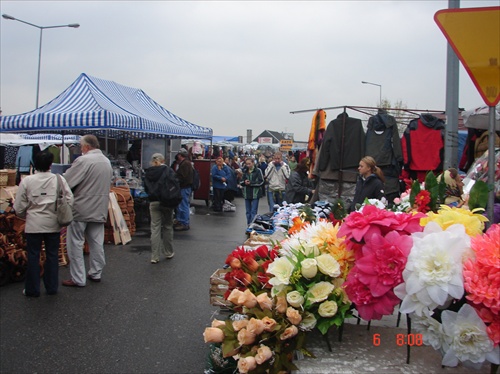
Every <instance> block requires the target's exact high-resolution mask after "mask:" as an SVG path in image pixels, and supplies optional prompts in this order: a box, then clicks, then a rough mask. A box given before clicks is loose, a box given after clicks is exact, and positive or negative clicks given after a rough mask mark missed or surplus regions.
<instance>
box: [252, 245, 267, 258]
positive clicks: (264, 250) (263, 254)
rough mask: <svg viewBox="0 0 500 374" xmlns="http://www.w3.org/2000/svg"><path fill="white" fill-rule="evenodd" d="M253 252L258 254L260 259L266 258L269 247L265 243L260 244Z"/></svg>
mask: <svg viewBox="0 0 500 374" xmlns="http://www.w3.org/2000/svg"><path fill="white" fill-rule="evenodd" d="M255 253H256V254H257V256H259V257H260V258H261V259H263V260H264V259H267V257H268V256H269V248H267V245H261V246H260V247H258V248H257V249H256V250H255Z"/></svg>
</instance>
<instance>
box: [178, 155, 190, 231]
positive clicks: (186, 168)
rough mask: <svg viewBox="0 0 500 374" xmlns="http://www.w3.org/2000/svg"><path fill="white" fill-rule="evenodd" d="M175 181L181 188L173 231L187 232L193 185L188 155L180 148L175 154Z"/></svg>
mask: <svg viewBox="0 0 500 374" xmlns="http://www.w3.org/2000/svg"><path fill="white" fill-rule="evenodd" d="M177 163H178V165H179V166H178V167H177V179H179V184H180V186H181V193H182V201H181V203H180V204H179V206H178V207H177V214H176V218H177V223H176V224H175V226H174V231H186V230H189V214H190V212H189V206H190V200H191V192H192V188H191V187H192V185H193V165H192V164H191V160H189V153H188V151H187V150H186V149H184V148H182V149H181V150H180V151H179V152H178V153H177Z"/></svg>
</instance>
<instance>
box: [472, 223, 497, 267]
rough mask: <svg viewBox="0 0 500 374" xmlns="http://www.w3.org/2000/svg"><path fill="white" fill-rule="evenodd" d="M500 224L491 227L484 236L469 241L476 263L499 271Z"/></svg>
mask: <svg viewBox="0 0 500 374" xmlns="http://www.w3.org/2000/svg"><path fill="white" fill-rule="evenodd" d="M499 243H500V224H495V225H491V227H490V228H489V229H488V231H486V233H485V234H484V235H478V236H476V237H474V238H472V240H471V247H472V249H473V250H474V252H476V261H477V262H480V263H481V264H483V265H488V266H493V267H495V268H497V269H500V250H499V245H500V244H499Z"/></svg>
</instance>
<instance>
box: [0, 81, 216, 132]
mask: <svg viewBox="0 0 500 374" xmlns="http://www.w3.org/2000/svg"><path fill="white" fill-rule="evenodd" d="M0 129H1V132H2V133H5V132H23V133H34V132H40V131H51V132H57V133H65V134H66V133H70V132H72V133H79V134H82V133H86V132H92V133H94V134H96V135H98V136H109V137H111V138H128V139H133V138H136V139H140V138H158V137H160V138H200V139H209V138H211V137H212V129H211V128H208V127H202V126H197V125H195V124H193V123H191V122H188V121H186V120H184V119H182V118H180V117H178V116H176V115H175V114H173V113H171V112H169V111H168V110H167V109H165V108H163V107H162V106H161V105H159V104H158V103H156V102H155V101H154V100H153V99H151V98H150V97H149V96H148V95H146V94H145V93H144V92H143V91H142V90H140V89H137V88H132V87H126V86H122V85H120V84H118V83H115V82H112V81H108V80H104V79H100V78H96V77H92V76H89V75H86V74H83V73H82V74H81V75H80V76H79V77H78V78H77V79H76V80H75V81H74V82H73V83H72V84H71V85H70V86H69V87H68V88H67V89H66V90H65V91H64V92H62V93H61V94H60V95H59V96H57V97H56V98H55V99H53V100H52V101H50V102H49V103H47V104H45V105H44V106H42V107H40V108H38V109H35V110H33V111H31V112H27V113H23V114H18V115H9V116H2V117H1V122H0Z"/></svg>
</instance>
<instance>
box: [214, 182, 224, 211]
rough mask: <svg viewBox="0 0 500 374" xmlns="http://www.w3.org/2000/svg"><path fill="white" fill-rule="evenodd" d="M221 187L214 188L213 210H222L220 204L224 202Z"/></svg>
mask: <svg viewBox="0 0 500 374" xmlns="http://www.w3.org/2000/svg"><path fill="white" fill-rule="evenodd" d="M225 191H226V190H224V189H222V188H214V206H213V207H214V210H215V211H216V212H222V204H224V192H225Z"/></svg>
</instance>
